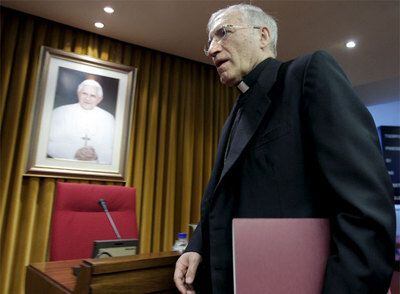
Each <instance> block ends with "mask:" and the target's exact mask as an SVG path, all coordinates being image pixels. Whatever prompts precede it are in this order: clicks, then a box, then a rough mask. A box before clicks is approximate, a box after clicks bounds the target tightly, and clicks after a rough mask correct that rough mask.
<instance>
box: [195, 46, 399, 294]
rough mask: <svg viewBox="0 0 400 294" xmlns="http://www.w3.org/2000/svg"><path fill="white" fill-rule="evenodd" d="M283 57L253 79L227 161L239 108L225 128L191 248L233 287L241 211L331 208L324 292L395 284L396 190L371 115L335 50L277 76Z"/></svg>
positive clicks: (206, 268) (308, 214)
mask: <svg viewBox="0 0 400 294" xmlns="http://www.w3.org/2000/svg"><path fill="white" fill-rule="evenodd" d="M280 65H281V63H280V62H279V61H277V60H274V59H271V60H270V61H268V64H267V65H266V67H265V68H264V69H263V71H262V72H261V74H260V75H259V77H258V80H257V82H256V84H255V85H253V86H252V87H251V88H250V90H249V91H252V92H251V93H250V99H249V101H248V102H247V103H246V104H245V106H244V108H243V110H242V117H241V120H240V122H239V125H238V127H237V131H236V135H235V136H234V137H233V140H232V145H231V147H230V152H229V155H228V157H227V158H226V160H225V162H224V153H225V147H226V143H227V138H228V135H229V130H230V127H231V124H232V121H233V119H234V117H233V116H234V115H233V113H234V112H235V111H232V113H231V115H230V116H229V117H228V119H227V121H226V123H225V126H224V128H223V131H222V137H221V139H220V142H219V146H218V151H217V158H216V162H215V165H214V167H213V171H212V175H211V179H210V181H209V184H208V186H207V188H206V190H205V194H204V196H203V200H202V207H201V221H200V223H199V226H198V227H197V229H196V231H195V232H194V234H193V237H192V239H191V240H190V242H189V245H188V248H187V251H196V252H199V253H200V254H201V255H202V257H203V262H202V264H201V267H200V269H199V273H198V274H199V277H198V278H200V279H201V281H200V284H201V286H202V288H203V290H204V292H207V293H208V292H211V291H212V292H214V293H229V292H232V290H233V289H232V288H233V282H232V237H231V234H232V228H231V223H232V218H234V217H239V218H240V217H243V218H313V217H327V218H329V219H330V222H331V232H332V244H331V255H330V257H329V259H328V263H327V267H326V276H325V286H324V293H363V294H364V293H374V294H375V293H386V292H385V291H386V290H387V288H388V287H389V284H390V278H391V275H392V271H393V263H394V244H395V241H394V234H395V214H394V206H393V190H392V187H391V183H390V180H389V177H388V173H387V170H386V167H385V165H384V162H383V158H382V155H381V153H380V147H379V143H378V138H377V134H376V128H375V125H374V123H373V120H372V118H371V115H370V114H369V112H368V110H367V109H366V108H365V107H364V105H363V104H362V103H361V101H360V100H359V99H358V98H357V97H356V95H355V93H354V91H353V90H352V86H351V84H350V83H349V81H348V79H347V78H346V76H345V74H344V73H343V71H342V70H341V69H340V67H339V66H338V65H337V63H336V62H335V61H334V60H333V58H332V57H331V56H329V55H328V54H327V53H325V52H321V51H319V52H316V53H314V54H312V55H307V56H304V57H301V58H298V59H295V60H293V61H292V62H291V63H290V65H289V66H288V67H287V71H286V74H285V75H284V76H282V77H280V78H279V79H278V81H277V74H278V69H279V67H280ZM235 107H236V106H235ZM235 107H234V109H235ZM260 250H262V247H260ZM255 254H257V253H256V252H255ZM299 270H306V269H299Z"/></svg>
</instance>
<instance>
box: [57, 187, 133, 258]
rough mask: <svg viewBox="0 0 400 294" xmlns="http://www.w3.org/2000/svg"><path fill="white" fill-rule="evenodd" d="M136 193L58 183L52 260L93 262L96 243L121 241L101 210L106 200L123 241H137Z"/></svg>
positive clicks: (125, 190)
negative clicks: (91, 259) (100, 203)
mask: <svg viewBox="0 0 400 294" xmlns="http://www.w3.org/2000/svg"><path fill="white" fill-rule="evenodd" d="M135 196H136V189H135V188H131V187H121V186H105V185H92V184H75V183H62V182H58V183H57V193H56V199H55V203H54V209H53V219H52V227H51V232H50V242H51V243H50V260H51V261H53V260H66V259H80V258H90V257H91V255H92V250H93V241H94V240H113V239H117V237H116V235H115V233H114V230H113V228H112V226H111V224H110V222H109V220H108V218H107V216H106V214H105V212H104V211H103V209H102V208H101V206H100V205H99V203H98V202H99V199H104V200H105V201H106V203H107V206H108V210H109V212H110V214H111V216H112V218H113V219H114V222H115V225H116V227H117V229H118V231H119V233H120V235H121V237H122V239H137V238H138V231H137V225H136V211H135Z"/></svg>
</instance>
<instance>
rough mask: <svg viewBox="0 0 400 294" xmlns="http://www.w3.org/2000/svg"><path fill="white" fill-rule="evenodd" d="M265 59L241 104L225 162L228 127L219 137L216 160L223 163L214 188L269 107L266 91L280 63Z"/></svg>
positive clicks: (230, 119)
mask: <svg viewBox="0 0 400 294" xmlns="http://www.w3.org/2000/svg"><path fill="white" fill-rule="evenodd" d="M267 61H268V62H267V63H266V65H265V66H264V68H263V69H262V71H261V72H260V74H259V76H258V78H257V82H256V83H255V84H254V86H253V87H251V89H250V90H249V91H251V92H249V94H250V97H249V99H248V101H247V102H246V104H245V105H244V106H243V109H242V116H241V119H240V122H239V124H238V127H237V130H236V134H235V136H234V138H233V141H232V144H231V147H230V152H229V155H228V157H227V158H226V160H225V163H224V164H223V160H224V156H223V154H224V150H225V148H226V138H227V134H226V133H227V132H229V129H227V128H225V129H224V132H223V137H222V138H221V139H222V140H223V141H222V143H223V144H220V145H221V146H220V148H222V150H218V153H217V154H218V157H217V162H218V163H219V164H223V169H222V172H221V175H220V178H219V182H218V184H217V185H216V187H215V190H216V189H217V188H218V186H219V184H220V183H221V181H222V180H223V178H224V177H225V175H226V174H227V172H228V171H229V170H230V169H231V168H232V166H233V165H234V164H235V162H236V161H237V160H238V158H239V156H240V155H241V154H242V152H243V150H244V149H245V147H246V146H247V144H248V143H249V141H250V139H251V138H252V137H253V136H254V134H255V132H256V130H257V128H258V126H259V125H260V123H261V121H262V119H263V117H264V116H265V114H266V112H267V110H268V108H269V105H270V103H271V99H270V97H269V96H268V93H269V91H270V90H271V88H272V86H273V85H274V83H275V81H276V78H277V73H278V69H279V66H280V65H281V62H280V61H277V60H276V59H268V60H267ZM246 94H247V93H246ZM233 113H234V112H231V114H230V116H229V118H228V120H227V122H229V123H227V124H226V125H230V124H231V123H230V122H231V121H232V120H234V119H235V118H234V117H232V116H233ZM221 161H222V162H221ZM219 164H218V165H219ZM215 190H214V191H215Z"/></svg>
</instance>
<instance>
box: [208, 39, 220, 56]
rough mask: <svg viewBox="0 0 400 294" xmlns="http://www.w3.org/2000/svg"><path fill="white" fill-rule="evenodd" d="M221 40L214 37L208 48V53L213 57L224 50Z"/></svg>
mask: <svg viewBox="0 0 400 294" xmlns="http://www.w3.org/2000/svg"><path fill="white" fill-rule="evenodd" d="M220 43H221V42H219V41H217V40H215V39H213V40H212V41H211V43H210V47H209V48H208V55H209V56H211V57H215V56H216V55H217V54H218V53H219V52H221V51H222V46H221V44H220Z"/></svg>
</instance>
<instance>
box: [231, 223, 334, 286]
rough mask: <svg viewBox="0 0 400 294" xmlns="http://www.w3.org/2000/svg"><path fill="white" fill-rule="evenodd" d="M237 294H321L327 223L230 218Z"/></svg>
mask: <svg viewBox="0 0 400 294" xmlns="http://www.w3.org/2000/svg"><path fill="white" fill-rule="evenodd" d="M232 226H233V229H232V234H233V236H232V240H233V271H234V287H235V293H237V294H251V293H273V294H281V293H282V294H283V293H285V294H290V293H296V294H320V293H321V292H322V287H323V282H324V275H325V267H326V262H327V258H328V254H329V242H330V232H329V221H328V220H327V219H304V218H303V219H276V218H275V219H234V220H233V223H232Z"/></svg>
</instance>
